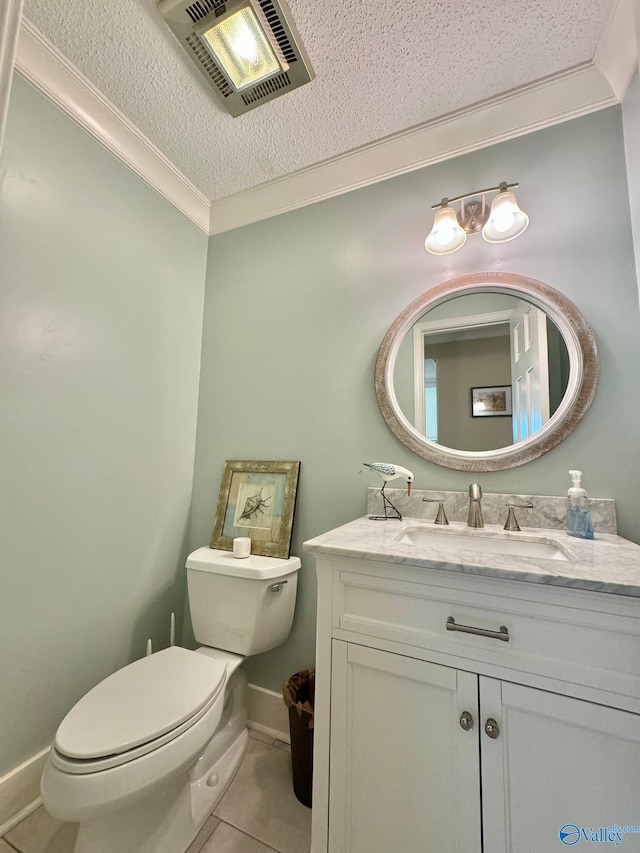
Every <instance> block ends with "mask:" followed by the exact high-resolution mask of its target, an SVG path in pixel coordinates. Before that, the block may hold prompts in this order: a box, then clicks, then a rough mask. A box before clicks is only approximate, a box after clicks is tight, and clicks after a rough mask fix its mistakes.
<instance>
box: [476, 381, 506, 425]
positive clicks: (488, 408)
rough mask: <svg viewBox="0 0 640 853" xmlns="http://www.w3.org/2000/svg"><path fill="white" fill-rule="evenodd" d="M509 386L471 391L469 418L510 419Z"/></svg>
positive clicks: (495, 386)
mask: <svg viewBox="0 0 640 853" xmlns="http://www.w3.org/2000/svg"><path fill="white" fill-rule="evenodd" d="M511 414H512V409H511V385H490V386H487V387H483V388H472V389H471V417H473V418H509V417H511Z"/></svg>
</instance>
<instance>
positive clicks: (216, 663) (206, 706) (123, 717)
mask: <svg viewBox="0 0 640 853" xmlns="http://www.w3.org/2000/svg"><path fill="white" fill-rule="evenodd" d="M226 676H227V664H226V662H225V661H223V660H219V659H217V658H214V657H209V656H206V655H201V654H198V653H197V652H192V651H189V650H187V649H183V648H180V647H178V646H173V647H171V648H168V649H164V650H163V651H161V652H157V653H156V654H154V655H150V656H149V657H146V658H142V659H141V660H138V661H135V662H134V663H132V664H129V666H126V667H124V668H123V669H121V670H118V672H115V673H114V674H113V675H110V676H109V677H108V678H106V679H105V680H104V681H102V682H101V683H100V684H98V685H96V687H94V688H93V689H92V690H90V691H89V693H87V694H86V696H84V697H83V698H82V699H81V700H80V701H79V702H78V703H77V704H76V705H75V706H74V707H73V708H72V709H71V711H70V712H69V713H68V714H67V716H66V717H65V718H64V720H63V721H62V723H61V724H60V727H59V728H58V731H57V733H56V737H55V741H54V744H53V748H52V750H51V761H52V763H53V764H55V765H56V766H57V767H58V768H59V769H60V770H63V771H65V772H67V773H74V774H85V773H95V772H97V771H99V770H105V769H109V768H111V767H117V766H118V765H121V764H125V763H127V762H129V761H132V760H133V759H135V758H138V757H140V756H142V755H146V754H147V753H149V752H152V751H153V750H155V749H158V747H160V746H162V745H164V744H166V743H168V742H169V741H171V740H173V739H175V738H176V737H178V736H179V735H180V734H182V733H183V732H185V731H186V730H187V729H189V728H191V727H192V726H193V725H194V724H195V723H196V722H197V721H198V720H200V719H201V718H202V717H203V716H204V715H205V714H206V713H207V712H208V711H210V710H211V708H212V707H213V706H214V705H215V704H216V702H218V701H219V700H221V698H222V696H223V694H224V685H225V681H226Z"/></svg>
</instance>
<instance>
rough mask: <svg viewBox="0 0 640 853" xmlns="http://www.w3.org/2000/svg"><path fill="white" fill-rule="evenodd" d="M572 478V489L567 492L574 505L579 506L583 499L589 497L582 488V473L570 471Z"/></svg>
mask: <svg viewBox="0 0 640 853" xmlns="http://www.w3.org/2000/svg"><path fill="white" fill-rule="evenodd" d="M569 476H570V477H571V483H572V485H571V488H570V489H569V491H568V492H567V494H568V496H569V500H570V501H571V503H572V505H574V506H578V505H579V504H580V501H581V499H582V498H586V497H587V493H586V491H585V489H583V488H582V485H581V481H582V471H569Z"/></svg>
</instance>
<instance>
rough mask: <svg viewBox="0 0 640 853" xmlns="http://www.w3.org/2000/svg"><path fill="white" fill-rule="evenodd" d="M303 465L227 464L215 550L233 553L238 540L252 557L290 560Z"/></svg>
mask: <svg viewBox="0 0 640 853" xmlns="http://www.w3.org/2000/svg"><path fill="white" fill-rule="evenodd" d="M299 476H300V462H250V461H239V460H227V461H226V462H225V468H224V473H223V475H222V483H221V486H220V495H219V497H218V508H217V510H216V518H215V523H214V526H213V533H212V535H211V547H212V548H220V549H221V550H223V551H231V550H232V549H233V540H234V539H235V538H236V537H238V536H248V537H249V538H250V539H251V553H252V554H259V555H261V556H263V557H281V558H284V559H286V558H288V557H289V553H290V548H291V532H292V529H293V516H294V512H295V506H296V495H297V490H298V478H299Z"/></svg>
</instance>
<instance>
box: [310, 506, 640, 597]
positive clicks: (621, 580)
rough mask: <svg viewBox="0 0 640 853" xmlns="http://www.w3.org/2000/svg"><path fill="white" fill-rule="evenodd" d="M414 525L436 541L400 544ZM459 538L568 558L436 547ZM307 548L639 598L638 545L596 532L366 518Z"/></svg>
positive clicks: (334, 531)
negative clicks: (528, 545) (519, 544)
mask: <svg viewBox="0 0 640 853" xmlns="http://www.w3.org/2000/svg"><path fill="white" fill-rule="evenodd" d="M416 527H421V528H425V529H428V530H429V532H433V533H434V534H435V535H434V537H433V542H429V545H428V546H426V545H424V544H420V545H415V544H411V543H408V542H402V541H400V540H401V539H402V538H403V536H404V535H405V533H406V531H407V530H408V529H409V528H416ZM460 534H462V535H464V536H468V537H469V539H470V540H473V539H474V538H477V537H480V538H482V539H485V540H487V539H501V540H507V541H508V540H510V539H513V540H520V541H530V542H531V541H533V542H544V543H547V544H550V545H555V546H556V547H558V548H559V549H560V550H561V551H563V552H564V554H565V555H566V556H567V557H568V559H567V560H555V559H547V558H542V557H537V556H536V557H529V556H526V557H525V556H514V555H511V554H493V553H490V552H489V553H487V552H483V553H476V552H474V551H473V545H472V544H471V542H470V549H469V550H466V549H463V548H460V549H459V550H456V551H455V552H451V550H448V551H447V550H444V549H438V547H437V541H436V540H437V538H438V537H440V536H443V537H445V536H451V535H457V536H459V535H460ZM303 547H304V549H305V550H306V551H309V552H310V553H312V554H315V555H333V556H339V557H353V558H356V559H362V560H365V559H368V560H377V561H381V562H394V563H398V564H400V565H403V566H416V567H419V568H420V567H422V568H432V569H440V570H444V571H451V572H462V573H465V574H473V575H484V576H487V577H494V578H495V577H497V578H505V579H509V580H517V581H526V582H528V583H542V584H551V585H555V586H563V587H570V588H573V589H586V590H593V591H596V592H606V593H612V594H614V595H628V596H635V597H638V598H640V546H638V545H635V544H634V543H633V542H630V541H629V540H627V539H623V538H622V537H620V536H615V535H613V534H599V535H598V534H596V539H594V540H582V539H575V538H574V537H571V536H567V534H566V533H565V532H564V531H563V530H550V529H547V528H533V527H527V528H524V527H523V528H522V531H521V532H520V533H508V532H507V531H505V530H503V529H502V527H500V526H499V525H485V527H484V528H482V529H479V530H474V529H471V528H468V527H467V526H466V524H464V523H461V522H457V523H456V522H454V523H452V524H450V525H449V526H448V527H444V526H442V527H440V526H435V525H434V524H433V523H430V522H425V521H424V519H418V518H406V517H405V518H404V519H403V520H402V521H400V522H398V521H372V520H370V519H369V518H367V517H364V518H358V519H356V520H355V521H350V522H349V523H348V524H344V525H342V527H337V528H335V530H330V531H329V532H328V533H323V534H322V535H320V536H316V537H315V538H314V539H310V540H308V541H307V542H305V543H304V545H303ZM486 547H487V545H486V543H485V548H486Z"/></svg>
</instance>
